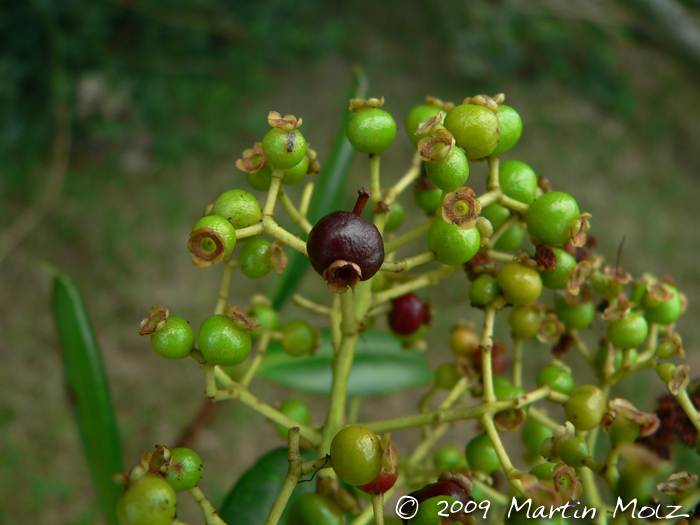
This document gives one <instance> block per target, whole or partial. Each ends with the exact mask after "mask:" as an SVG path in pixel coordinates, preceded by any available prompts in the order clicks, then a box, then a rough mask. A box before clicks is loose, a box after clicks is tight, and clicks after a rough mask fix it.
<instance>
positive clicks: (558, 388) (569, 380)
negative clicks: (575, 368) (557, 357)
mask: <svg viewBox="0 0 700 525" xmlns="http://www.w3.org/2000/svg"><path fill="white" fill-rule="evenodd" d="M536 384H537V388H540V387H542V386H544V385H547V386H548V387H549V388H551V389H552V390H554V391H555V392H561V393H562V394H571V392H573V391H574V378H573V377H572V376H571V373H570V372H568V371H567V370H566V369H565V368H563V367H561V366H557V365H549V366H545V367H544V368H543V369H542V370H540V373H539V374H537V379H536Z"/></svg>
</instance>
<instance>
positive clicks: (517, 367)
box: [513, 339, 525, 386]
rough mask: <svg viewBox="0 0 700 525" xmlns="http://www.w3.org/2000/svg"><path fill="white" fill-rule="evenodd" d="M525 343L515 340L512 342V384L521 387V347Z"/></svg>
mask: <svg viewBox="0 0 700 525" xmlns="http://www.w3.org/2000/svg"><path fill="white" fill-rule="evenodd" d="M524 345H525V341H524V340H522V339H515V340H514V341H513V384H514V385H515V386H523V346H524Z"/></svg>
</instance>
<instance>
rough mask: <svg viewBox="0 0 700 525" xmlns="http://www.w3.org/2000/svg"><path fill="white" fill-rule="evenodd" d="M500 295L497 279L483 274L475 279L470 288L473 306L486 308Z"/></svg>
mask: <svg viewBox="0 0 700 525" xmlns="http://www.w3.org/2000/svg"><path fill="white" fill-rule="evenodd" d="M499 293H500V290H499V288H498V282H497V281H496V278H495V277H492V276H491V275H488V274H483V275H480V276H479V277H477V278H476V279H474V282H473V283H472V284H471V286H470V287H469V300H470V301H471V302H472V304H476V305H478V306H486V305H487V304H489V303H490V302H491V301H493V300H494V299H495V298H496V297H498V294H499Z"/></svg>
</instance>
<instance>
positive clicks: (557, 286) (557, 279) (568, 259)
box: [540, 248, 576, 290]
mask: <svg viewBox="0 0 700 525" xmlns="http://www.w3.org/2000/svg"><path fill="white" fill-rule="evenodd" d="M552 251H553V252H554V256H555V257H556V259H557V264H556V267H555V268H554V270H542V271H541V272H540V277H541V278H542V284H543V285H544V286H545V287H547V288H549V289H550V290H562V289H563V288H566V287H567V286H568V285H569V277H571V274H572V273H573V271H574V269H575V268H576V259H574V258H573V256H572V255H571V254H570V253H568V252H565V251H564V250H560V249H559V248H552Z"/></svg>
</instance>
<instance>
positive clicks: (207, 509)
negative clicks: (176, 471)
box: [190, 487, 226, 525]
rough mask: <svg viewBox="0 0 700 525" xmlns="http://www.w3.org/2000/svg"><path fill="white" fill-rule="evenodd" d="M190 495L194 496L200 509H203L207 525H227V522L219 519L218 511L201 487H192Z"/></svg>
mask: <svg viewBox="0 0 700 525" xmlns="http://www.w3.org/2000/svg"><path fill="white" fill-rule="evenodd" d="M190 494H192V497H193V498H194V500H195V501H196V502H197V504H198V505H199V508H201V509H202V513H203V514H204V520H205V521H206V523H207V525H226V522H225V521H224V520H222V519H221V518H220V517H219V515H218V514H217V512H216V509H215V508H214V506H213V505H212V504H211V502H210V501H209V500H208V499H207V497H206V496H205V495H204V492H202V490H201V489H200V488H199V487H192V488H191V489H190Z"/></svg>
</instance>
